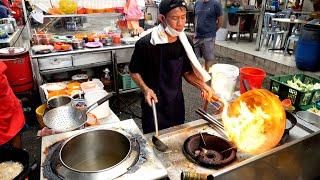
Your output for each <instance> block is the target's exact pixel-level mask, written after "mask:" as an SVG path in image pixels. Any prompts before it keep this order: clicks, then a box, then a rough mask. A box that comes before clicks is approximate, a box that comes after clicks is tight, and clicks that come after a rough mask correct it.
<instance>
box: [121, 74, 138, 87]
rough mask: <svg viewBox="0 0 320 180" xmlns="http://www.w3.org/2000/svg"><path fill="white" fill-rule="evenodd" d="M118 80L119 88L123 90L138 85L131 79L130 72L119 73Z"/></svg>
mask: <svg viewBox="0 0 320 180" xmlns="http://www.w3.org/2000/svg"><path fill="white" fill-rule="evenodd" d="M119 82H120V83H119V85H120V89H123V90H126V89H134V88H137V87H138V86H137V85H136V83H135V82H134V81H133V80H132V78H131V76H130V74H119Z"/></svg>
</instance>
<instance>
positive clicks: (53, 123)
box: [43, 93, 112, 132]
mask: <svg viewBox="0 0 320 180" xmlns="http://www.w3.org/2000/svg"><path fill="white" fill-rule="evenodd" d="M110 97H112V94H111V93H110V94H108V95H106V96H105V97H103V98H101V99H100V100H98V101H97V102H96V103H93V104H92V105H91V106H89V107H87V108H86V109H85V110H79V109H77V108H75V107H73V106H60V107H57V108H54V109H51V110H49V111H48V112H47V113H46V114H45V115H44V116H43V123H44V124H45V125H46V126H47V127H48V128H50V129H52V130H55V131H58V132H65V131H72V130H75V129H78V128H80V127H81V126H83V125H84V124H85V123H86V121H87V113H89V112H90V111H91V110H93V109H94V108H96V107H98V106H99V105H101V104H102V103H104V102H105V101H107V100H108V99H110Z"/></svg>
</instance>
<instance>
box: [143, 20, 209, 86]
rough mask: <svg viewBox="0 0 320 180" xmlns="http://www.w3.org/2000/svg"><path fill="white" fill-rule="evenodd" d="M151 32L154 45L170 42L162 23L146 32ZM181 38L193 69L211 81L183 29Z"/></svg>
mask: <svg viewBox="0 0 320 180" xmlns="http://www.w3.org/2000/svg"><path fill="white" fill-rule="evenodd" d="M150 32H151V39H150V43H151V44H152V45H157V44H166V43H168V37H167V34H166V33H165V31H164V28H163V26H162V24H159V25H158V26H156V27H154V28H151V29H148V30H147V31H146V32H145V33H144V34H149V33H150ZM179 40H180V41H181V43H182V46H183V48H184V50H185V51H186V53H187V56H188V58H189V59H190V62H191V65H192V69H193V72H194V73H195V75H196V76H197V77H198V78H199V79H201V80H202V81H204V82H207V81H209V80H210V79H211V76H210V74H209V73H208V72H207V71H206V70H205V69H204V68H203V67H202V66H201V64H200V62H199V61H198V58H197V56H196V54H195V53H194V51H193V48H192V46H191V45H190V43H189V41H188V38H187V35H186V34H185V33H184V32H183V31H182V32H181V33H180V34H179Z"/></svg>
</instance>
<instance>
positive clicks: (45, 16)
mask: <svg viewBox="0 0 320 180" xmlns="http://www.w3.org/2000/svg"><path fill="white" fill-rule="evenodd" d="M121 15H122V14H121V13H93V14H54V15H44V16H43V17H44V18H64V17H106V18H116V17H119V16H121Z"/></svg>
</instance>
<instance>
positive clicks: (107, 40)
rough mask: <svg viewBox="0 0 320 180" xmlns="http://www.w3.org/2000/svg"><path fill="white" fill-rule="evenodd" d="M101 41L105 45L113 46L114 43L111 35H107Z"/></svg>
mask: <svg viewBox="0 0 320 180" xmlns="http://www.w3.org/2000/svg"><path fill="white" fill-rule="evenodd" d="M100 42H101V43H102V44H103V45H104V46H111V45H112V38H111V37H105V38H102V39H101V40H100Z"/></svg>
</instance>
